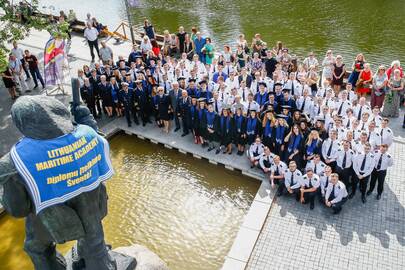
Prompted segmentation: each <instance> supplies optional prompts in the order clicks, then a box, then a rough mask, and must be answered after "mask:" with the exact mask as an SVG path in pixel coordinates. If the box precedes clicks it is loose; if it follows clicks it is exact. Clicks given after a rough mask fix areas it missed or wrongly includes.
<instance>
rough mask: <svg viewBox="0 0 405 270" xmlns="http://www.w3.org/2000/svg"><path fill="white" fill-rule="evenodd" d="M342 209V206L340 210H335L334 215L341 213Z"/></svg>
mask: <svg viewBox="0 0 405 270" xmlns="http://www.w3.org/2000/svg"><path fill="white" fill-rule="evenodd" d="M340 211H342V208H340V209H339V210H333V214H334V215H337V214H339V213H340Z"/></svg>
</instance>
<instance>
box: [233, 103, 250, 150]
mask: <svg viewBox="0 0 405 270" xmlns="http://www.w3.org/2000/svg"><path fill="white" fill-rule="evenodd" d="M233 120H234V124H235V130H234V136H233V142H234V144H235V145H236V146H237V148H238V152H237V155H239V156H242V155H243V153H244V151H245V145H246V138H247V135H246V117H245V116H243V106H238V107H237V108H236V112H235V115H234V116H233Z"/></svg>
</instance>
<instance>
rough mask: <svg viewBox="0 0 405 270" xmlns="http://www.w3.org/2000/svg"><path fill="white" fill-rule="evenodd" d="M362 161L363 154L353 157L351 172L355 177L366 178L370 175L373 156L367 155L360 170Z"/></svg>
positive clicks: (373, 163)
mask: <svg viewBox="0 0 405 270" xmlns="http://www.w3.org/2000/svg"><path fill="white" fill-rule="evenodd" d="M363 160H364V153H360V154H357V155H355V157H354V159H353V170H354V172H355V173H356V174H357V175H362V176H364V177H367V176H369V175H370V174H371V172H372V171H373V169H374V166H375V161H374V155H373V154H371V153H368V154H367V156H366V161H365V163H364V167H363V168H362V164H363Z"/></svg>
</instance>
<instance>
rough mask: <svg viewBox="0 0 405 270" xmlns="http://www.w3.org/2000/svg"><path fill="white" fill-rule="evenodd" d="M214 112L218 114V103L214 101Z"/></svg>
mask: <svg viewBox="0 0 405 270" xmlns="http://www.w3.org/2000/svg"><path fill="white" fill-rule="evenodd" d="M215 111H216V112H217V113H218V101H217V100H215Z"/></svg>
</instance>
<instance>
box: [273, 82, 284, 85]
mask: <svg viewBox="0 0 405 270" xmlns="http://www.w3.org/2000/svg"><path fill="white" fill-rule="evenodd" d="M277 85H279V86H283V84H282V83H281V82H276V83H275V84H274V86H277Z"/></svg>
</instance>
